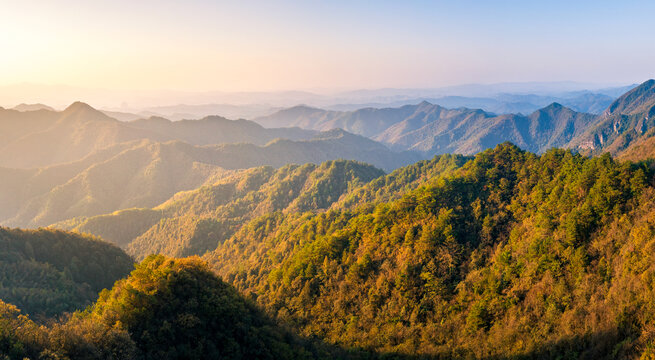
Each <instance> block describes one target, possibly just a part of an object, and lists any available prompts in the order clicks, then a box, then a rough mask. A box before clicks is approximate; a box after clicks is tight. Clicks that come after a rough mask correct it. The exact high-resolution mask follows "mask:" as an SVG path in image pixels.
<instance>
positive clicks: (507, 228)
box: [0, 143, 655, 359]
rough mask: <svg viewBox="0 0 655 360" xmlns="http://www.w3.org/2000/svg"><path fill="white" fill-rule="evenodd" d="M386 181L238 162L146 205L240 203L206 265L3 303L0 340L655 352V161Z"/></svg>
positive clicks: (604, 160) (109, 354)
mask: <svg viewBox="0 0 655 360" xmlns="http://www.w3.org/2000/svg"><path fill="white" fill-rule="evenodd" d="M318 169H322V171H320V172H317V170H318ZM348 169H350V170H348ZM349 171H350V172H349ZM352 171H355V173H357V174H368V175H367V176H368V178H367V179H366V180H364V178H366V177H361V176H355V177H353V176H352V174H353V173H352ZM362 171H363V172H362ZM244 174H247V175H246V176H244ZM301 174H304V175H303V176H300V175H301ZM308 174H313V175H308ZM346 174H351V175H348V176H346ZM380 175H381V173H379V171H378V170H377V169H375V168H373V167H368V168H367V167H366V166H365V165H364V164H358V163H351V162H328V163H325V164H323V165H320V166H310V165H304V166H291V167H287V168H283V169H281V170H279V171H276V170H273V169H271V168H258V169H254V170H251V171H248V172H246V173H238V174H235V175H234V176H235V177H234V179H232V180H230V181H232V183H233V184H237V185H239V186H241V188H239V186H236V187H233V188H231V189H226V188H221V187H220V186H217V187H211V186H210V187H204V188H201V189H199V190H198V191H192V192H188V193H183V194H180V195H179V196H177V197H175V198H173V199H172V200H171V201H170V202H168V203H166V204H164V205H165V207H161V208H157V209H151V210H147V211H146V210H143V211H146V213H144V218H145V220H144V221H152V219H149V217H151V216H154V217H155V218H157V217H159V216H161V210H162V209H164V208H170V209H177V210H178V211H179V213H178V214H180V215H181V214H185V213H187V212H188V213H192V214H211V215H212V216H215V219H219V218H221V216H220V215H219V213H214V211H218V209H222V210H220V211H227V210H228V209H241V212H237V213H235V214H240V215H239V217H237V218H235V219H238V220H239V221H242V222H244V223H243V224H242V225H240V226H236V227H232V228H231V230H230V231H232V232H233V233H232V234H223V235H221V236H224V237H225V238H223V239H221V240H220V241H218V239H219V236H208V239H209V240H212V239H213V240H214V242H213V246H214V249H211V250H210V251H208V252H206V250H207V249H209V246H210V245H211V244H212V243H211V242H205V243H204V244H205V245H204V246H205V247H204V248H200V249H198V250H195V251H197V254H199V255H201V254H203V253H204V255H203V257H202V260H201V259H200V258H197V257H191V258H185V259H174V258H167V257H164V256H161V255H158V256H149V257H145V259H144V260H143V262H141V264H139V265H137V267H136V269H135V270H134V271H133V272H132V273H131V275H130V276H129V277H127V278H126V279H123V280H119V281H117V282H116V283H115V284H114V286H113V288H112V289H111V290H104V291H102V292H101V293H100V295H99V298H98V300H97V302H96V303H94V304H92V305H91V306H90V307H88V308H87V309H86V310H83V311H78V312H75V313H73V314H71V315H67V316H64V317H61V318H59V320H57V321H53V322H50V323H48V324H46V325H45V326H42V325H38V324H37V323H35V322H34V321H35V319H32V318H31V317H29V318H28V317H26V316H23V315H20V314H21V313H20V312H19V310H18V308H16V307H14V306H13V305H17V304H16V303H15V300H14V301H11V300H10V299H8V298H5V297H0V298H2V299H3V301H5V303H3V304H2V313H1V314H0V350H2V351H3V352H4V353H5V354H8V355H7V356H8V357H9V358H11V359H14V358H16V359H22V358H23V357H29V358H62V359H66V358H70V359H78V358H89V359H96V358H125V359H133V358H134V359H139V358H146V359H150V358H203V357H219V356H221V357H226V358H308V359H309V358H362V359H365V358H401V359H414V358H443V359H451V358H462V359H468V358H483V359H501V358H517V359H519V358H560V359H580V358H587V359H599V358H607V359H611V358H644V359H646V358H652V357H653V356H655V350H654V348H655V328H653V320H655V303H653V301H652V299H653V296H654V295H655V293H654V292H655V290H654V289H655V266H653V264H655V259H653V253H654V252H653V248H654V247H655V202H654V201H653V198H654V196H655V188H654V187H655V183H654V181H653V179H654V176H655V174H654V171H653V170H652V168H651V167H650V163H649V162H640V163H633V162H626V161H617V160H615V159H613V158H612V157H611V156H610V155H608V154H605V155H601V156H598V157H591V158H590V157H586V156H582V155H580V154H576V153H574V152H571V151H567V150H558V149H553V150H550V151H548V152H546V153H544V154H542V155H535V154H532V153H530V152H526V151H523V150H520V149H519V148H518V147H516V146H514V145H512V144H509V143H505V144H501V145H499V146H497V147H496V148H494V149H490V150H487V151H484V152H482V153H480V154H478V155H476V156H475V157H472V158H467V157H461V156H451V155H443V156H439V157H436V158H434V159H433V160H429V161H422V162H419V163H416V164H414V165H411V166H408V167H405V168H401V169H398V170H396V171H395V172H393V173H391V174H388V175H382V176H380ZM298 176H300V178H298ZM295 178H298V179H300V180H298V181H299V182H293V181H291V180H292V179H295ZM271 179H275V180H274V181H270V182H269V180H271ZM309 179H311V180H309ZM335 179H336V180H335ZM344 179H347V181H344ZM356 179H360V180H356ZM237 180H238V181H237ZM301 180H302V181H301ZM257 181H259V185H256V186H254V185H253V187H252V188H249V190H248V191H245V189H247V188H248V184H251V185H252V184H254V183H256V182H257ZM227 183H230V182H229V181H228V182H227ZM263 184H269V185H273V184H278V185H280V186H281V184H287V185H284V186H283V187H279V188H276V187H268V186H269V185H267V186H264V185H263ZM320 184H332V185H330V186H328V185H320ZM335 184H336V185H338V186H336V185H335ZM301 185H302V186H301ZM335 186H336V187H335ZM235 189H237V190H238V189H241V190H243V191H242V193H241V194H240V195H239V196H236V197H235V196H234V194H236V193H235V192H234V191H235ZM273 189H278V190H275V191H274V190H273ZM301 189H302V191H301ZM228 190H229V191H228ZM290 191H291V192H290ZM291 193H293V194H295V195H294V196H291V197H289V195H290V194H291ZM302 194H305V195H302ZM308 194H315V195H317V196H308ZM228 195H229V196H228ZM301 195H302V196H301ZM220 199H222V200H220ZM276 199H280V201H281V202H278V201H277V200H276ZM219 200H220V201H219ZM282 200H283V201H282ZM218 202H220V203H221V204H224V205H226V204H227V205H229V206H228V207H222V206H224V205H217V204H218ZM238 204H241V207H239V206H237V205H238ZM275 204H283V206H275ZM302 204H304V205H302ZM291 205H293V206H291ZM133 211H137V210H133ZM139 211H141V210H139ZM231 211H234V210H231ZM226 213H229V212H226ZM245 214H248V216H245ZM115 216H116V217H117V219H119V220H120V219H121V218H127V217H128V216H127V215H126V213H118V214H115ZM167 216H168V215H167ZM105 220H106V219H105ZM159 221H161V218H160V220H159ZM119 223H120V221H119ZM42 231H45V230H42ZM127 231H128V232H129V231H131V230H129V228H128V229H127ZM209 233H210V232H209ZM209 233H208V234H209ZM36 234H38V232H36ZM58 234H60V236H74V235H66V234H68V233H64V232H58ZM214 234H216V233H215V232H214ZM30 241H31V240H30ZM24 248H25V246H23V247H22V248H20V249H21V251H25V250H24ZM192 252H193V249H191V250H190V251H189V253H187V254H186V255H190V253H192ZM73 278H74V277H73ZM10 303H11V304H13V305H10ZM23 306H24V305H22V304H21V306H19V308H21V307H23ZM77 309H79V307H78V308H77Z"/></svg>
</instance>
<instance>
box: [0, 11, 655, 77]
mask: <svg viewBox="0 0 655 360" xmlns="http://www.w3.org/2000/svg"><path fill="white" fill-rule="evenodd" d="M0 9H1V10H0V49H1V50H0V85H5V84H12V83H22V82H32V83H45V84H67V85H72V86H82V87H93V88H114V89H176V90H279V89H317V88H321V89H337V88H338V89H351V88H378V87H439V86H445V85H453V84H461V83H491V82H506V81H544V80H545V81H550V80H574V81H583V82H599V83H635V82H641V81H643V80H645V79H647V78H650V77H654V76H655V41H654V40H653V39H655V26H654V25H653V21H652V16H653V14H655V2H654V1H598V0H596V1H575V0H566V1H559V0H557V1H554V0H549V1H526V0H521V1H518V0H517V1H491V0H487V1H466V0H452V1H407V0H403V1H401V0H398V1H356V0H350V1H335V0H331V1H311V0H303V1H258V2H255V1H248V0H241V1H200V0H187V1H168V0H156V1H155V0H130V1H122V0H111V1H104V0H99V1H93V0H87V1H76V0H56V1H53V0H30V1H25V0H17V1H13V0H0Z"/></svg>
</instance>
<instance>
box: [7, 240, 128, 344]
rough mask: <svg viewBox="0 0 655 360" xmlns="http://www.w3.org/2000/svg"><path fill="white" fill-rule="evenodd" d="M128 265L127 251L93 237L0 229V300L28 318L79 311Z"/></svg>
mask: <svg viewBox="0 0 655 360" xmlns="http://www.w3.org/2000/svg"><path fill="white" fill-rule="evenodd" d="M132 268H133V261H132V259H131V258H130V257H129V256H128V255H127V254H125V253H124V252H123V251H122V250H120V249H119V248H118V247H116V246H114V245H111V244H108V243H105V242H103V241H100V240H98V239H96V238H91V237H89V236H83V235H78V234H71V233H67V232H63V231H57V230H45V229H39V230H35V231H29V230H18V229H8V228H2V227H0V299H2V300H4V301H6V302H10V303H12V304H14V305H17V306H19V307H20V308H21V309H22V310H23V311H25V312H26V313H28V314H30V315H32V316H37V317H42V316H55V315H59V314H61V313H62V312H65V311H75V310H81V309H84V308H85V307H86V306H87V305H89V304H91V303H92V302H93V301H95V300H96V299H97V297H98V292H100V290H102V289H104V288H110V287H111V286H112V285H113V283H114V282H115V281H116V280H118V279H120V278H123V277H124V276H126V275H127V274H128V273H129V272H130V271H131V270H132ZM0 311H1V310H0ZM0 332H1V331H0ZM0 354H1V352H0Z"/></svg>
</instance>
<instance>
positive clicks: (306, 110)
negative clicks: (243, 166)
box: [254, 105, 419, 137]
mask: <svg viewBox="0 0 655 360" xmlns="http://www.w3.org/2000/svg"><path fill="white" fill-rule="evenodd" d="M418 106H419V105H406V106H402V107H399V108H384V109H375V108H364V109H359V110H356V111H346V112H342V111H328V110H322V109H316V108H310V107H307V106H296V107H293V108H289V109H283V110H280V111H278V112H276V113H274V114H272V115H269V116H265V117H260V118H256V119H255V120H254V121H256V122H258V123H260V124H262V125H264V126H266V127H290V126H298V127H301V128H304V129H313V130H321V131H326V130H331V129H344V130H346V131H348V132H352V133H354V134H358V135H363V136H366V137H373V136H376V135H378V134H380V133H382V132H383V131H384V130H386V129H387V128H388V127H389V126H391V125H393V124H395V123H397V122H400V121H402V120H403V119H405V118H407V117H409V116H412V114H414V113H415V112H416V110H417V107H418Z"/></svg>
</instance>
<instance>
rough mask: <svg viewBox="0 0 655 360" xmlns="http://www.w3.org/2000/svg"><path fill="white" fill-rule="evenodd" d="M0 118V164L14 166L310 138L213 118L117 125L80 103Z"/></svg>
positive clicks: (293, 131)
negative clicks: (122, 151) (153, 144)
mask: <svg viewBox="0 0 655 360" xmlns="http://www.w3.org/2000/svg"><path fill="white" fill-rule="evenodd" d="M0 120H1V121H0V130H1V131H0V166H4V167H15V168H34V167H43V166H48V165H54V164H60V163H66V162H71V161H76V160H80V159H82V158H84V157H85V156H87V155H89V154H91V153H92V152H93V151H96V150H100V149H105V148H107V147H110V146H113V145H116V144H120V143H123V142H127V141H134V140H143V139H147V140H151V141H170V140H181V141H185V142H187V143H189V144H193V145H207V144H219V143H228V142H229V143H239V142H249V143H253V144H257V145H264V144H266V143H268V142H269V141H271V140H273V139H275V138H286V139H292V140H300V139H309V138H311V137H313V135H314V132H312V131H306V130H300V129H264V128H262V127H261V126H259V125H257V124H256V123H253V122H250V121H246V120H239V121H232V120H227V119H225V118H221V117H217V116H212V117H207V118H204V119H202V120H198V121H180V122H175V123H173V122H171V121H169V120H166V119H163V118H150V119H143V120H136V121H133V122H121V121H118V120H116V119H114V118H111V117H109V116H107V115H106V114H105V113H103V112H101V111H99V110H96V109H94V108H92V107H91V106H89V105H87V104H85V103H81V102H76V103H74V104H72V105H70V106H69V107H68V108H66V109H65V110H64V111H62V112H53V111H49V110H38V111H30V112H19V111H16V110H0Z"/></svg>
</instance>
